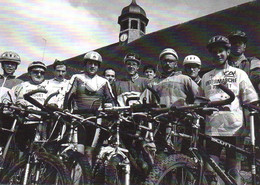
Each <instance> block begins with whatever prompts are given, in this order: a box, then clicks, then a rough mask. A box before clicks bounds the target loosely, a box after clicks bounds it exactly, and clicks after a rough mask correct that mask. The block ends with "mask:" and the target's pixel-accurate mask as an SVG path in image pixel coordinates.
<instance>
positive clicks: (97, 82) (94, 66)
mask: <svg viewBox="0 0 260 185" xmlns="http://www.w3.org/2000/svg"><path fill="white" fill-rule="evenodd" d="M101 63H102V57H101V55H100V54H99V53H98V52H95V51H90V52H87V53H86V54H85V56H84V64H85V65H84V67H85V71H84V73H81V74H75V75H73V76H72V77H71V79H70V82H69V86H68V91H67V93H66V95H65V102H64V108H65V109H67V108H70V107H69V106H70V105H71V109H72V110H74V112H77V113H79V114H82V115H84V114H85V115H91V114H95V111H96V110H97V109H98V108H99V107H100V105H101V102H102V101H103V102H104V103H111V104H112V105H113V104H114V96H113V93H112V90H111V86H110V84H109V82H108V80H107V79H105V78H103V77H101V76H99V75H98V74H97V72H98V69H99V68H100V65H101ZM70 100H72V101H70ZM69 102H72V103H73V104H71V103H69ZM86 132H87V133H86ZM99 134H100V130H99V129H96V128H95V127H92V126H88V128H85V126H82V127H80V128H78V142H79V150H80V152H84V145H85V146H96V145H97V142H99V141H101V140H100V139H99ZM93 138H94V140H93Z"/></svg>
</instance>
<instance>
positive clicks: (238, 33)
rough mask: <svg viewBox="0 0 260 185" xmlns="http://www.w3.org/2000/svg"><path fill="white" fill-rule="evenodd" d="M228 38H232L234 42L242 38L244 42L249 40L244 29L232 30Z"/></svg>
mask: <svg viewBox="0 0 260 185" xmlns="http://www.w3.org/2000/svg"><path fill="white" fill-rule="evenodd" d="M228 39H229V40H230V42H232V41H233V40H237V39H240V40H242V41H243V42H244V43H246V42H247V36H246V33H245V32H243V31H240V30H236V31H233V32H231V33H230V34H229V35H228Z"/></svg>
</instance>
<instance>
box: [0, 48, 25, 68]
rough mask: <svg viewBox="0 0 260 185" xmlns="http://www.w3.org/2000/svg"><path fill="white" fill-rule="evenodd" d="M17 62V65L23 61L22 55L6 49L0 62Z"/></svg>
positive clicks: (0, 57)
mask: <svg viewBox="0 0 260 185" xmlns="http://www.w3.org/2000/svg"><path fill="white" fill-rule="evenodd" d="M9 61H10V62H15V63H17V65H19V64H20V63H21V59H20V56H19V55H18V54H17V53H15V52H12V51H6V52H4V53H3V54H2V55H1V56H0V62H9Z"/></svg>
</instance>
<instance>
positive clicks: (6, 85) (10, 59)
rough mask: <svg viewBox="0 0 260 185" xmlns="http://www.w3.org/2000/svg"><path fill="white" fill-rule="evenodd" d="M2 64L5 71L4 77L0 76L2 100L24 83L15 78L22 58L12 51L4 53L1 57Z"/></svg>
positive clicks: (0, 95)
mask: <svg viewBox="0 0 260 185" xmlns="http://www.w3.org/2000/svg"><path fill="white" fill-rule="evenodd" d="M0 62H1V65H2V69H3V75H0V98H1V97H2V95H4V94H5V93H6V92H7V91H8V90H9V89H11V88H12V87H14V86H16V85H18V84H20V83H22V82H23V81H22V80H20V79H17V78H15V76H14V73H15V71H16V69H17V66H18V65H19V64H20V63H21V59H20V56H19V55H18V54H17V53H15V52H12V51H7V52H4V53H3V54H2V55H1V56H0Z"/></svg>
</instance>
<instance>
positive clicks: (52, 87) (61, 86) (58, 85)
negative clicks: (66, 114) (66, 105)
mask: <svg viewBox="0 0 260 185" xmlns="http://www.w3.org/2000/svg"><path fill="white" fill-rule="evenodd" d="M46 83H47V86H46V89H47V90H48V96H49V95H50V94H52V93H56V92H58V93H59V94H57V95H55V96H54V97H52V98H51V99H50V100H49V102H48V103H49V104H56V105H57V106H58V108H63V102H64V97H65V93H66V88H67V87H68V84H69V80H66V79H63V80H62V81H59V80H57V79H55V78H54V79H51V80H47V81H46Z"/></svg>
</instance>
